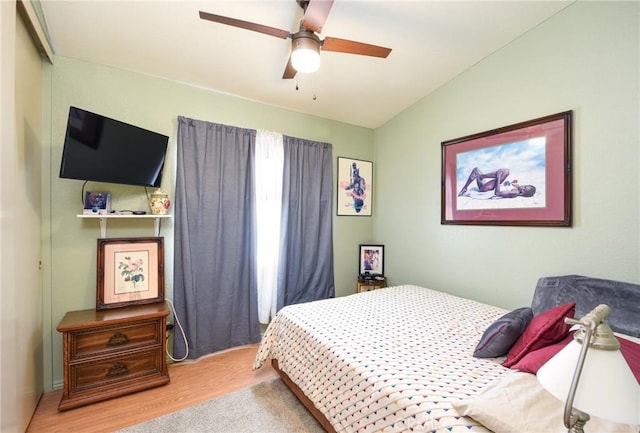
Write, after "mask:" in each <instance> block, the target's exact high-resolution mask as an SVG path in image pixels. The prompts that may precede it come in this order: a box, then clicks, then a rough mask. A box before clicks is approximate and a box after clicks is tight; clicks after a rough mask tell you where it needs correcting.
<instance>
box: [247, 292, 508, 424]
mask: <svg viewBox="0 0 640 433" xmlns="http://www.w3.org/2000/svg"><path fill="white" fill-rule="evenodd" d="M504 313H506V310H503V309H501V308H497V307H493V306H490V305H486V304H482V303H479V302H475V301H472V300H468V299H463V298H459V297H456V296H452V295H449V294H446V293H442V292H438V291H434V290H430V289H426V288H422V287H417V286H411V285H407V286H398V287H390V288H386V289H380V290H373V291H370V292H365V293H360V294H357V295H351V296H346V297H342V298H335V299H328V300H323V301H316V302H311V303H306V304H298V305H291V306H288V307H285V308H283V309H282V310H280V312H279V313H278V314H277V315H276V317H275V318H274V319H273V321H272V322H271V324H270V325H269V327H268V328H267V330H266V332H265V335H264V338H263V340H262V343H261V345H260V348H259V349H258V353H257V356H256V360H255V363H254V368H260V367H261V366H262V365H263V364H264V362H265V361H266V360H267V359H277V360H278V364H279V366H280V368H281V369H282V371H284V372H285V373H286V374H287V375H288V376H289V377H290V378H291V379H292V380H293V381H294V382H295V383H296V384H297V385H298V386H299V387H300V388H301V389H302V391H303V392H304V393H305V394H306V395H307V397H309V398H310V399H311V401H312V402H313V403H314V404H315V406H316V407H317V408H318V409H319V410H320V411H321V412H322V413H323V414H324V415H325V416H326V417H327V419H328V420H329V421H330V422H331V424H332V425H333V426H334V428H335V429H336V431H338V432H362V433H364V432H374V431H375V432H379V431H382V432H400V431H417V432H487V431H488V430H487V429H485V428H484V427H483V426H481V425H479V424H478V423H476V422H475V421H474V420H473V419H471V418H465V417H461V416H459V415H458V414H457V413H456V412H455V410H454V409H453V408H452V407H451V405H450V402H451V401H453V400H458V399H464V398H466V397H468V396H470V395H473V394H475V393H477V392H479V391H481V390H483V389H484V388H485V387H486V386H487V385H489V384H490V383H491V382H493V381H494V380H496V379H497V378H499V377H501V376H502V375H503V374H508V373H509V372H510V370H509V369H506V368H504V367H502V366H501V365H500V361H501V360H499V359H477V358H474V357H473V356H472V354H473V350H474V348H475V346H476V344H477V343H478V341H479V340H480V337H481V336H482V333H483V332H484V330H485V329H486V328H487V327H488V326H489V325H490V324H491V323H492V322H493V321H494V320H495V319H497V318H498V317H500V316H501V315H503V314H504Z"/></svg>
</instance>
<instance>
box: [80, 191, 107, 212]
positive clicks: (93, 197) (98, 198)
mask: <svg viewBox="0 0 640 433" xmlns="http://www.w3.org/2000/svg"><path fill="white" fill-rule="evenodd" d="M110 210H111V194H109V193H108V192H104V191H102V192H101V191H87V192H86V193H85V195H84V209H83V210H82V213H83V214H85V215H107V214H108V213H109V211H110Z"/></svg>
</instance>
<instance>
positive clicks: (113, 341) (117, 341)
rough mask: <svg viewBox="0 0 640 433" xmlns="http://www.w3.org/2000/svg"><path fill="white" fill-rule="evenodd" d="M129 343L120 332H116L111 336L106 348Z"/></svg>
mask: <svg viewBox="0 0 640 433" xmlns="http://www.w3.org/2000/svg"><path fill="white" fill-rule="evenodd" d="M128 341H129V338H128V337H127V336H126V335H125V334H123V333H122V332H117V333H115V334H113V335H112V336H111V338H110V339H109V342H108V343H107V346H120V345H121V344H125V343H127V342H128Z"/></svg>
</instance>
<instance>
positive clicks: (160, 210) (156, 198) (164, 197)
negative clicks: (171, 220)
mask: <svg viewBox="0 0 640 433" xmlns="http://www.w3.org/2000/svg"><path fill="white" fill-rule="evenodd" d="M169 206H171V201H170V200H169V194H167V193H166V192H164V191H163V190H161V189H160V188H158V189H156V190H155V191H154V192H153V193H151V199H149V207H150V208H151V213H152V214H153V215H166V214H167V212H168V211H169Z"/></svg>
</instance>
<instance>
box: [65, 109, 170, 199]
mask: <svg viewBox="0 0 640 433" xmlns="http://www.w3.org/2000/svg"><path fill="white" fill-rule="evenodd" d="M168 141H169V137H167V136H166V135H162V134H158V133H156V132H153V131H149V130H147V129H143V128H140V127H137V126H134V125H130V124H127V123H124V122H121V121H119V120H115V119H110V118H108V117H105V116H102V115H100V114H96V113H92V112H90V111H86V110H83V109H81V108H77V107H70V108H69V118H68V120H67V132H66V135H65V139H64V148H63V150H62V163H61V164H60V177H61V178H66V179H79V180H85V181H95V182H106V183H119V184H125V185H139V186H151V187H159V186H160V181H161V180H162V169H163V168H164V161H165V155H166V152H167V143H168Z"/></svg>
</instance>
